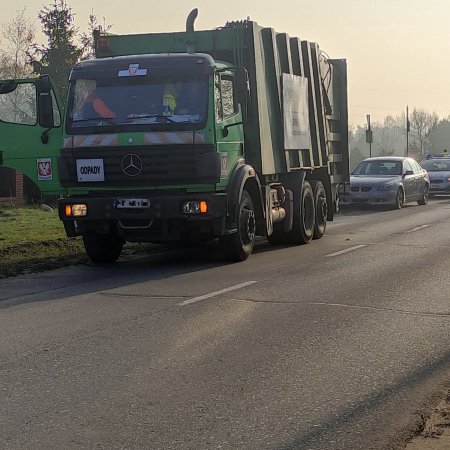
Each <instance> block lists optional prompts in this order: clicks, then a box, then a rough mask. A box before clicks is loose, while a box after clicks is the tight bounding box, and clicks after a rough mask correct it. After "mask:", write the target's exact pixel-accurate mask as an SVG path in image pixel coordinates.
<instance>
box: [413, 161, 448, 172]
mask: <svg viewBox="0 0 450 450" xmlns="http://www.w3.org/2000/svg"><path fill="white" fill-rule="evenodd" d="M420 165H421V166H422V167H423V168H424V169H425V170H428V171H429V172H450V159H425V160H423V161H421V163H420Z"/></svg>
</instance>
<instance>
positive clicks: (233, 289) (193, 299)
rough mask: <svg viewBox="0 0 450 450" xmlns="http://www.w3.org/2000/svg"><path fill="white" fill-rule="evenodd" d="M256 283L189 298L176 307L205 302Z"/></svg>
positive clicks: (252, 282)
mask: <svg viewBox="0 0 450 450" xmlns="http://www.w3.org/2000/svg"><path fill="white" fill-rule="evenodd" d="M255 283H257V281H246V282H245V283H241V284H236V285H234V286H230V287H228V288H225V289H221V290H220V291H214V292H210V293H209V294H205V295H201V296H200V297H194V298H190V299H189V300H185V301H184V302H181V303H178V304H177V306H186V305H192V303H197V302H199V301H201V300H206V299H207V298H211V297H216V296H217V295H220V294H224V293H225V292H230V291H235V290H237V289H241V288H243V287H246V286H250V285H251V284H255Z"/></svg>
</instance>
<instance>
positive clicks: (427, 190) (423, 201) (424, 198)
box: [417, 185, 430, 205]
mask: <svg viewBox="0 0 450 450" xmlns="http://www.w3.org/2000/svg"><path fill="white" fill-rule="evenodd" d="M429 196H430V187H429V186H428V185H425V189H424V191H423V194H422V197H420V198H419V200H417V203H418V204H419V205H426V204H427V203H428V197H429Z"/></svg>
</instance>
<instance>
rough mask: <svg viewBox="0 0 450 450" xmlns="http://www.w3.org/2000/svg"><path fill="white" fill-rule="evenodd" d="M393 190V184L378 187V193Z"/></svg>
mask: <svg viewBox="0 0 450 450" xmlns="http://www.w3.org/2000/svg"><path fill="white" fill-rule="evenodd" d="M394 189H395V184H392V183H391V184H383V185H382V186H378V188H377V190H378V191H393V190H394Z"/></svg>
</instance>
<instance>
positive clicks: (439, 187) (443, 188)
mask: <svg viewBox="0 0 450 450" xmlns="http://www.w3.org/2000/svg"><path fill="white" fill-rule="evenodd" d="M430 194H446V195H450V182H449V181H444V180H430Z"/></svg>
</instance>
